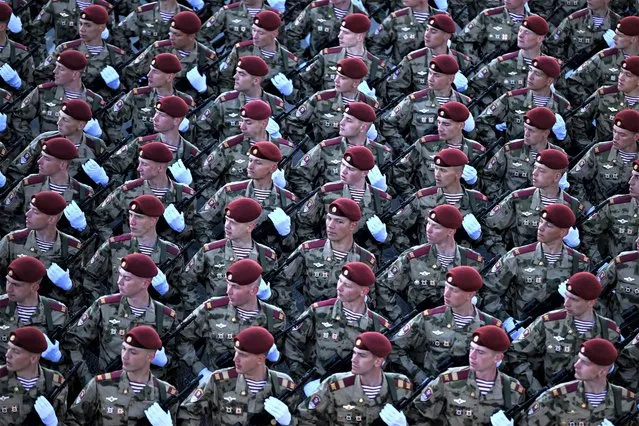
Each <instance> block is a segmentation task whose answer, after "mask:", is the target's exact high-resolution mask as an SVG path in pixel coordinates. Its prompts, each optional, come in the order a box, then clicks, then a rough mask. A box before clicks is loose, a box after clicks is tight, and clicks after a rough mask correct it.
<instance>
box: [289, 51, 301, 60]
mask: <svg viewBox="0 0 639 426" xmlns="http://www.w3.org/2000/svg"><path fill="white" fill-rule="evenodd" d="M286 54H287V55H288V59H290V60H292V61H293V62H299V61H300V58H298V57H297V56H295V55H294V54H292V53H291V52H289V51H288V50H287V51H286Z"/></svg>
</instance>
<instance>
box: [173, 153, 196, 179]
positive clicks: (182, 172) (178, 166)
mask: <svg viewBox="0 0 639 426" xmlns="http://www.w3.org/2000/svg"><path fill="white" fill-rule="evenodd" d="M169 170H170V171H171V174H172V175H173V177H174V178H175V180H176V181H178V182H179V183H183V184H185V185H190V184H191V183H192V182H193V175H191V171H190V170H189V169H188V168H187V167H186V166H185V165H184V163H183V162H182V159H181V158H180V159H179V160H177V161H176V162H175V163H173V164H171V165H170V166H169Z"/></svg>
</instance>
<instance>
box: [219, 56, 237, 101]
mask: <svg viewBox="0 0 639 426" xmlns="http://www.w3.org/2000/svg"><path fill="white" fill-rule="evenodd" d="M239 56H240V55H239V53H237V45H236V46H235V47H234V48H233V50H231V53H230V54H229V56H228V57H227V58H226V59H225V60H224V61H223V62H222V63H221V65H220V72H219V76H220V77H219V86H220V93H223V92H227V91H229V90H232V89H233V85H234V82H233V75H234V74H235V68H236V67H237V60H238V58H239Z"/></svg>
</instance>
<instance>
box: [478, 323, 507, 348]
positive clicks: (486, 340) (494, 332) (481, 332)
mask: <svg viewBox="0 0 639 426" xmlns="http://www.w3.org/2000/svg"><path fill="white" fill-rule="evenodd" d="M472 341H473V342H475V344H477V345H479V346H483V347H485V348H488V349H491V350H493V351H496V352H506V351H507V350H508V348H509V347H510V339H509V338H508V335H507V334H506V332H505V331H504V330H502V329H501V327H497V326H496V325H484V326H482V327H479V328H478V329H477V330H475V332H474V333H473V336H472Z"/></svg>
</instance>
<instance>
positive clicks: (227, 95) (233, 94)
mask: <svg viewBox="0 0 639 426" xmlns="http://www.w3.org/2000/svg"><path fill="white" fill-rule="evenodd" d="M238 96H240V92H238V91H237V90H231V91H228V92H224V93H222V94H221V95H220V102H226V101H232V100H233V99H237V98H238Z"/></svg>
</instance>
